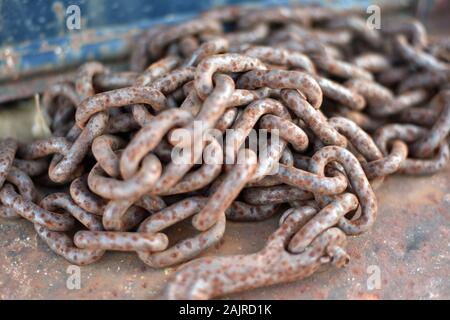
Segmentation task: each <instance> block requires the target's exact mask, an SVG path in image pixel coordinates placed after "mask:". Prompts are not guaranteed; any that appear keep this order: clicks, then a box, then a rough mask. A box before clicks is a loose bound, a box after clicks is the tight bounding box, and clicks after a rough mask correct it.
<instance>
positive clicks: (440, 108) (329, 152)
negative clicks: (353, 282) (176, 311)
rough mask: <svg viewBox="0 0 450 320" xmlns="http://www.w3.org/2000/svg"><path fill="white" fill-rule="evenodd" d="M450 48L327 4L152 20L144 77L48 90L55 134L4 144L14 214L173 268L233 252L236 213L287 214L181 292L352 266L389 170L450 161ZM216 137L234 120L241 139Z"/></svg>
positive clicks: (59, 240)
mask: <svg viewBox="0 0 450 320" xmlns="http://www.w3.org/2000/svg"><path fill="white" fill-rule="evenodd" d="M449 44H450V42H449V41H448V39H444V38H433V39H429V38H428V37H427V33H426V31H425V29H424V27H423V26H422V24H421V23H420V22H417V21H414V20H409V19H408V20H402V21H400V20H395V21H393V22H392V23H389V24H387V25H383V26H382V29H381V30H372V29H369V28H368V27H367V26H366V21H365V20H364V18H362V17H360V16H358V15H357V14H356V13H355V12H350V11H348V12H344V11H335V10H332V9H327V8H318V7H314V8H311V7H301V8H300V7H292V8H291V7H289V8H288V7H270V8H264V9H261V8H254V7H224V8H218V9H215V10H212V11H208V12H205V13H203V14H201V15H200V16H199V17H196V18H195V19H193V20H191V21H187V22H183V23H180V24H178V25H171V26H169V25H161V26H156V27H154V28H152V29H150V30H148V31H147V32H145V33H144V34H143V35H142V36H141V37H140V38H139V39H138V41H136V43H135V44H134V49H133V52H132V57H131V66H130V68H131V71H128V72H112V71H110V70H109V69H108V68H106V67H105V66H104V65H102V64H100V63H98V62H89V63H86V64H85V65H83V66H81V67H80V69H79V72H78V74H77V76H76V78H75V79H74V81H73V82H67V83H60V84H57V85H54V86H51V87H49V88H48V90H47V91H46V92H45V93H44V96H43V105H44V111H45V113H46V114H47V116H48V118H49V123H50V127H51V130H52V134H53V135H52V137H50V138H47V139H42V140H38V141H34V142H32V143H29V144H19V143H17V142H16V141H14V140H13V139H10V138H7V139H3V140H1V141H0V204H1V206H0V215H1V216H2V217H3V218H7V219H14V218H25V219H27V220H29V221H30V222H32V223H33V224H34V227H35V230H36V232H37V234H38V235H39V237H40V238H41V239H42V240H43V241H44V242H46V243H47V244H48V246H49V247H50V248H51V250H53V251H54V252H55V253H56V254H58V255H61V256H63V257H64V258H65V259H67V260H68V261H70V262H71V263H74V264H78V265H85V264H89V263H93V262H95V261H97V260H99V259H100V258H101V257H102V256H103V254H104V253H105V251H106V250H118V251H132V252H136V253H137V255H138V257H139V258H140V259H141V260H142V261H143V262H144V263H146V264H147V265H149V266H151V267H154V268H163V267H168V266H174V265H179V264H181V263H183V262H186V261H189V260H192V259H194V258H196V257H198V256H199V255H200V254H201V253H202V252H204V251H205V250H206V249H207V248H208V247H211V246H212V245H216V244H219V243H220V240H221V238H222V237H223V235H224V232H225V231H226V221H227V220H237V221H260V220H263V219H267V218H269V217H271V216H273V215H274V214H280V217H281V218H280V227H279V228H278V229H277V230H276V231H274V233H273V234H272V235H271V236H270V238H269V240H268V241H267V244H266V246H265V247H264V249H263V250H261V251H260V252H258V253H255V254H250V255H237V256H226V257H203V258H199V259H196V260H193V261H191V262H189V263H187V264H184V265H181V266H180V267H179V268H178V270H177V272H176V274H175V275H174V277H173V279H172V281H171V282H170V284H169V285H168V287H167V290H166V295H167V297H168V298H171V299H177V298H190V299H207V298H211V297H216V296H220V295H224V294H227V293H230V292H236V291H241V290H245V289H249V288H255V287H259V286H264V285H270V284H274V283H281V282H286V281H294V280H296V279H301V278H304V277H307V276H309V275H311V274H312V273H314V272H315V271H316V270H317V269H318V268H319V267H320V266H321V265H325V264H332V265H334V266H337V267H342V266H344V265H345V264H347V263H348V261H349V256H348V255H347V253H346V251H345V244H346V238H347V236H349V235H358V234H361V233H363V232H366V231H368V230H369V229H370V228H371V227H372V225H373V224H374V222H375V219H376V215H377V200H376V197H375V194H374V191H373V190H374V189H375V188H376V187H377V186H379V185H380V183H381V182H382V181H383V179H384V178H385V177H386V176H388V175H390V174H393V173H404V174H432V173H434V172H437V171H439V170H441V169H442V168H444V167H445V165H446V164H447V162H448V159H449V145H448V141H447V139H448V135H449V131H450V89H449V86H448V83H449V76H450V45H449ZM196 121H198V122H200V123H201V124H202V130H201V132H200V134H199V133H198V131H197V132H196V130H194V126H195V125H194V124H195V122H196ZM176 128H183V129H184V130H185V131H183V132H185V133H186V132H187V134H185V136H184V137H183V136H181V137H180V135H177V134H176V133H177V130H176ZM210 129H216V130H215V131H214V132H216V133H217V132H219V134H221V135H223V136H225V132H227V129H232V130H228V131H229V132H231V134H229V135H227V136H226V140H227V142H228V141H233V143H232V144H231V146H230V145H229V144H228V143H227V144H226V146H224V144H222V143H220V142H219V141H220V140H221V139H219V138H223V137H218V136H217V134H216V135H212V134H208V132H209V130H210ZM252 129H266V130H267V132H268V135H269V143H268V145H267V149H268V150H267V153H266V154H265V155H264V156H262V155H261V154H260V151H258V150H254V149H252V148H250V147H248V146H247V143H246V140H247V138H248V136H249V135H250V132H251V130H252ZM275 135H276V137H277V138H278V139H275ZM186 136H187V137H188V138H189V139H181V138H186ZM177 148H178V149H177ZM174 150H178V151H182V152H178V153H176V152H175V153H174ZM195 150H196V151H195ZM174 154H177V155H178V157H179V159H178V161H175V159H174V158H173V155H174ZM229 156H233V157H235V158H236V159H237V160H238V161H236V162H235V163H234V164H224V159H225V157H229ZM180 159H181V160H182V161H179V160H180ZM198 160H203V161H200V162H199V161H198ZM199 163H201V164H199ZM38 186H45V188H41V187H39V188H38ZM44 189H45V190H47V192H45V196H44V192H43V191H42V190H44ZM48 190H53V191H52V192H53V193H52V192H50V193H48ZM55 190H56V191H58V192H56V193H54V191H55ZM283 212H284V213H283ZM190 218H192V225H193V226H194V228H195V229H196V230H197V232H198V233H197V234H196V235H194V236H192V237H189V238H187V239H184V240H181V241H179V242H177V243H176V244H174V245H172V244H171V245H169V240H168V237H167V235H166V234H165V233H164V230H165V229H167V228H168V227H170V226H173V225H175V224H178V223H180V222H181V221H182V220H185V219H190ZM249 228H250V229H249V231H250V230H251V232H256V231H257V230H253V229H251V228H252V226H251V225H249Z"/></svg>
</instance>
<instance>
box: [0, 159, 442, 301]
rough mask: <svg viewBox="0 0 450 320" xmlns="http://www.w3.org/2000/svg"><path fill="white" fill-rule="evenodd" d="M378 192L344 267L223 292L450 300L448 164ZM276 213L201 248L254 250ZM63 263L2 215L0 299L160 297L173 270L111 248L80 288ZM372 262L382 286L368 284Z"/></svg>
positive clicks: (21, 224)
mask: <svg viewBox="0 0 450 320" xmlns="http://www.w3.org/2000/svg"><path fill="white" fill-rule="evenodd" d="M376 193H377V196H378V200H379V216H378V220H377V222H376V224H375V226H374V228H373V229H372V230H371V231H370V232H368V233H366V234H363V235H361V236H357V237H351V238H350V239H349V244H348V251H349V254H350V256H351V262H350V264H349V265H348V266H347V267H346V268H344V269H335V268H329V269H328V270H323V271H322V270H321V272H319V273H316V274H314V275H313V276H311V277H310V278H308V279H305V280H300V281H297V282H293V283H288V284H281V285H276V286H271V287H266V288H260V289H256V290H252V291H248V292H243V293H239V294H234V295H231V296H229V297H228V298H238V299H449V298H450V242H449V239H450V166H448V167H447V169H446V170H444V171H442V172H440V173H439V174H436V175H434V176H431V177H429V176H428V177H410V176H392V177H389V178H387V179H386V181H385V183H384V184H383V185H382V186H381V188H380V189H379V190H377V192H376ZM277 220H278V219H277V218H276V217H274V218H273V219H271V220H268V221H264V222H259V223H232V222H229V223H228V225H227V231H226V234H225V237H224V240H223V242H222V244H221V245H220V246H219V247H217V248H212V249H210V250H209V251H208V252H207V253H206V254H208V255H212V254H223V255H230V254H241V253H250V252H254V251H257V250H259V249H260V248H262V247H263V245H264V243H265V241H266V239H267V237H268V236H269V234H270V233H271V232H272V231H273V230H274V229H275V228H276V226H277ZM186 229H187V228H186V226H185V225H183V227H182V228H181V227H180V226H179V227H175V228H173V229H171V230H170V231H169V238H172V239H174V238H178V237H182V236H183V233H184V232H187V231H185V230H186ZM255 231H257V232H255ZM68 266H69V263H68V262H67V261H65V260H64V259H63V258H61V257H58V256H56V255H55V254H54V253H52V252H51V251H50V250H49V249H48V248H47V246H46V245H45V244H44V243H43V242H42V241H40V240H38V239H37V237H36V234H35V232H34V229H33V227H32V225H31V224H30V223H28V222H27V221H24V220H21V221H6V220H2V219H0V298H1V299H31V298H32V299H158V298H162V297H163V296H162V294H163V290H164V287H165V285H166V283H167V281H168V279H169V277H170V275H171V274H172V273H173V272H174V269H173V268H168V269H163V270H155V269H152V268H149V267H147V266H146V265H145V264H144V263H142V262H141V261H140V260H139V259H138V258H137V256H136V255H135V254H132V253H118V252H109V253H107V254H106V255H105V256H104V258H103V259H102V260H100V261H99V262H98V263H95V264H93V265H89V266H85V267H81V288H80V289H79V290H76V289H75V290H69V289H68V288H67V285H66V282H67V279H68V277H69V276H70V275H69V274H68V273H67V268H68ZM374 266H375V267H374ZM376 268H379V271H380V274H379V275H380V280H381V282H380V287H379V289H375V290H369V289H370V284H373V282H370V280H371V279H373V278H370V277H371V275H374V271H373V270H377V269H376ZM375 272H376V271H375ZM368 281H369V286H368Z"/></svg>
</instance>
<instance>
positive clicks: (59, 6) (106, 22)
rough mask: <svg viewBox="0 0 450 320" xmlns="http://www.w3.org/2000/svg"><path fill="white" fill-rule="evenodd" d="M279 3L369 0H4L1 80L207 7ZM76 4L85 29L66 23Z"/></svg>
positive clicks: (114, 44) (112, 50)
mask: <svg viewBox="0 0 450 320" xmlns="http://www.w3.org/2000/svg"><path fill="white" fill-rule="evenodd" d="M249 2H250V3H258V4H260V5H264V6H268V5H276V4H288V3H289V2H290V3H300V4H303V3H305V4H310V3H316V4H317V3H324V4H332V5H334V6H341V7H349V6H355V5H358V6H367V5H368V4H370V2H371V1H368V0H338V1H333V2H330V1H325V0H303V1H288V0H261V1H245V0H204V1H197V0H171V1H167V0H152V1H148V0H125V1H122V0H58V1H56V0H0V80H5V79H17V78H20V77H23V76H26V75H28V74H32V73H37V72H43V71H50V70H56V69H61V68H65V67H70V66H73V65H77V64H80V63H82V62H83V61H86V60H92V59H99V60H107V59H118V58H121V57H124V56H125V55H126V54H127V53H128V51H129V49H130V46H131V45H132V39H133V36H135V35H137V34H138V33H139V32H140V31H142V30H143V29H146V28H149V27H150V26H152V25H155V24H159V23H173V22H177V21H180V20H183V19H187V18H190V17H192V16H194V15H195V14H196V13H198V12H199V11H203V10H206V9H208V8H211V7H214V6H219V5H225V4H237V3H249ZM73 4H75V5H78V6H79V8H80V11H81V21H82V23H81V29H80V30H69V29H68V28H67V27H66V8H67V7H68V6H69V5H73Z"/></svg>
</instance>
